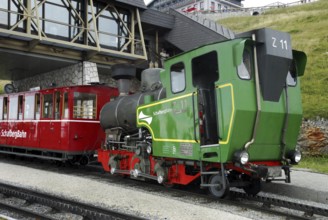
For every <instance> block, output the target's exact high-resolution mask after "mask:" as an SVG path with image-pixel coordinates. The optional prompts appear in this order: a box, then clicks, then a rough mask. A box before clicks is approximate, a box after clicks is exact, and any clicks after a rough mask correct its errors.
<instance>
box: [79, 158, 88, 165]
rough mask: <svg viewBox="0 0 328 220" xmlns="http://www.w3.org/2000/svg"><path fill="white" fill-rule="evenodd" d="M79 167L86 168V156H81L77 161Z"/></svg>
mask: <svg viewBox="0 0 328 220" xmlns="http://www.w3.org/2000/svg"><path fill="white" fill-rule="evenodd" d="M79 163H80V165H81V166H86V165H88V164H89V158H88V157H87V156H82V157H81V158H80V160H79Z"/></svg>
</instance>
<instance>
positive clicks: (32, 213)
mask: <svg viewBox="0 0 328 220" xmlns="http://www.w3.org/2000/svg"><path fill="white" fill-rule="evenodd" d="M0 208H1V209H3V210H6V211H12V212H14V213H16V214H19V215H22V216H24V217H31V218H35V219H43V220H55V219H56V218H51V217H50V216H47V215H44V214H40V213H37V212H35V211H32V210H28V209H25V208H24V206H23V207H17V206H13V205H9V204H6V203H4V202H2V201H0ZM0 219H2V218H1V217H0Z"/></svg>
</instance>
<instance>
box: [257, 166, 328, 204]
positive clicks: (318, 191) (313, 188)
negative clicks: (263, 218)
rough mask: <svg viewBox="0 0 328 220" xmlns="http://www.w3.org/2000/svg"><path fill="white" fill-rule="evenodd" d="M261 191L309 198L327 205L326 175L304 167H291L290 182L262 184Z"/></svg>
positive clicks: (327, 180) (327, 177)
mask: <svg viewBox="0 0 328 220" xmlns="http://www.w3.org/2000/svg"><path fill="white" fill-rule="evenodd" d="M263 192H270V193H274V194H278V195H283V196H287V197H293V198H299V199H302V200H311V201H313V202H319V203H323V204H327V205H328V175H326V174H320V173H315V172H311V171H310V170H306V169H297V168H296V169H295V168H293V169H292V172H291V183H284V182H272V183H268V184H263Z"/></svg>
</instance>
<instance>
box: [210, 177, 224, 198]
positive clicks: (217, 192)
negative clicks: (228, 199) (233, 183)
mask: <svg viewBox="0 0 328 220" xmlns="http://www.w3.org/2000/svg"><path fill="white" fill-rule="evenodd" d="M223 181H225V182H226V184H225V185H224V184H223V183H224V182H223ZM208 183H209V184H213V185H215V186H209V188H208V190H209V192H210V193H211V195H213V196H214V197H217V198H223V197H225V196H226V195H227V194H228V193H229V182H228V179H227V178H226V177H224V178H223V177H222V175H221V174H216V175H212V176H211V178H210V180H209V181H208Z"/></svg>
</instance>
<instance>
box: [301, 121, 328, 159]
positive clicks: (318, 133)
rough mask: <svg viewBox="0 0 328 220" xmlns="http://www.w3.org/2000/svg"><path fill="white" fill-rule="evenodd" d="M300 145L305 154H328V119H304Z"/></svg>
mask: <svg viewBox="0 0 328 220" xmlns="http://www.w3.org/2000/svg"><path fill="white" fill-rule="evenodd" d="M298 145H299V147H300V149H301V151H302V153H303V154H305V155H328V120H326V119H323V118H319V117H318V118H316V119H315V120H306V121H303V123H302V127H301V131H300V135H299V139H298Z"/></svg>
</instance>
